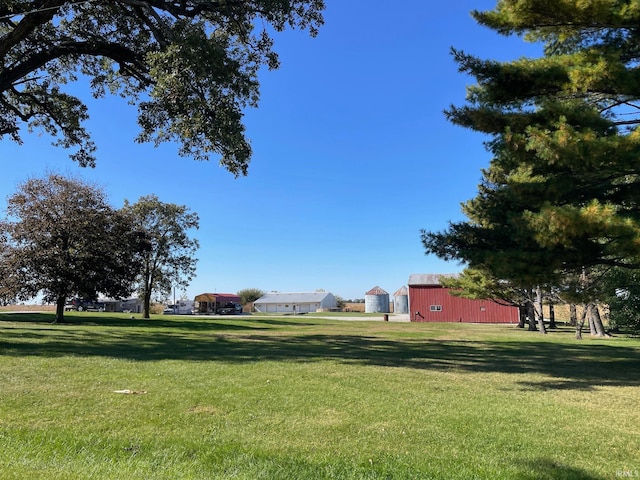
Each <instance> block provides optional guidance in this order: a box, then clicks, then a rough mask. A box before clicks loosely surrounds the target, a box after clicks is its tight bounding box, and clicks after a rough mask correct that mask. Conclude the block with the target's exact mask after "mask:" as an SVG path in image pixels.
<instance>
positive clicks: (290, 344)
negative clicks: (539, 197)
mask: <svg viewBox="0 0 640 480" xmlns="http://www.w3.org/2000/svg"><path fill="white" fill-rule="evenodd" d="M125 321H126V319H118V321H117V322H115V326H119V325H121V322H125ZM156 321H157V320H152V321H151V322H156ZM175 322H180V320H166V321H162V325H163V326H170V325H171V324H173V325H174V326H175ZM192 322H193V323H189V328H181V329H175V328H174V329H170V328H169V329H160V328H152V327H150V323H149V321H147V320H145V321H140V322H138V323H139V324H140V325H142V324H144V326H145V327H147V328H142V329H129V330H127V329H104V330H103V329H95V330H93V329H87V328H86V327H84V328H82V327H80V326H78V325H64V326H57V325H55V326H51V327H47V328H43V327H42V326H37V327H36V326H34V328H32V329H29V328H24V327H20V333H19V335H15V336H14V335H11V331H10V330H7V331H5V332H4V334H3V332H2V330H0V354H1V355H5V356H9V355H13V356H29V355H32V356H48V357H52V356H53V357H55V356H65V355H74V356H86V357H91V356H104V357H113V358H121V359H130V360H136V361H157V360H167V359H182V360H193V361H218V362H229V363H250V362H260V361H291V362H320V361H327V360H329V361H336V362H341V363H345V364H361V365H372V366H381V367H391V368H412V369H418V370H433V371H448V370H450V371H467V372H474V373H507V374H527V373H534V374H544V375H547V376H548V377H549V379H548V380H544V381H540V382H525V381H523V382H520V383H519V386H520V388H522V389H523V390H532V389H533V390H558V389H581V390H590V389H594V388H597V387H598V386H602V385H614V386H638V385H640V349H638V348H633V347H631V348H630V347H628V346H621V345H619V344H588V343H575V344H567V343H553V342H540V341H534V340H524V339H523V340H522V341H480V340H479V341H453V340H436V339H428V338H425V339H415V338H412V339H389V338H381V337H375V336H359V335H329V334H304V332H298V331H296V332H293V333H292V331H291V330H285V331H283V332H281V333H279V332H277V331H276V330H274V331H271V332H264V331H260V330H261V329H265V328H268V327H267V326H266V325H265V326H263V327H260V326H259V325H256V324H248V323H243V324H241V325H237V324H229V323H225V322H224V321H215V322H212V321H210V320H207V321H203V322H201V321H198V320H195V319H193V320H192ZM257 323H258V322H257ZM278 323H282V322H280V321H278ZM295 324H296V326H298V325H299V324H298V323H297V322H296V323H295ZM100 325H103V324H102V323H100ZM180 326H182V327H184V324H181V325H180ZM205 326H206V329H205ZM192 327H193V328H192ZM205 330H208V331H205ZM240 330H244V333H243V332H241V331H240Z"/></svg>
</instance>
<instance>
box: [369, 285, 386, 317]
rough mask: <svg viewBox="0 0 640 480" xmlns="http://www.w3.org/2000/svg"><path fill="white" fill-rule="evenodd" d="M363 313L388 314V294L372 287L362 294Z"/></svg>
mask: <svg viewBox="0 0 640 480" xmlns="http://www.w3.org/2000/svg"><path fill="white" fill-rule="evenodd" d="M364 311H365V313H389V294H388V293H387V292H385V291H384V290H383V289H381V288H380V287H373V288H372V289H371V290H369V291H368V292H367V293H365V294H364Z"/></svg>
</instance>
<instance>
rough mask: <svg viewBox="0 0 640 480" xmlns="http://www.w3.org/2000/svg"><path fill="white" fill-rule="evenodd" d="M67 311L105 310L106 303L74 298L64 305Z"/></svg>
mask: <svg viewBox="0 0 640 480" xmlns="http://www.w3.org/2000/svg"><path fill="white" fill-rule="evenodd" d="M64 309H65V311H69V310H76V311H78V312H83V311H86V312H104V303H100V302H96V301H94V300H87V299H85V298H73V299H71V300H69V302H68V303H67V304H66V305H65V306H64Z"/></svg>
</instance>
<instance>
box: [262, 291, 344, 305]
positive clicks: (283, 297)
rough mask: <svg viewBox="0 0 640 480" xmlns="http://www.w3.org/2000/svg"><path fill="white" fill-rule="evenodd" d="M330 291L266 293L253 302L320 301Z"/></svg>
mask: <svg viewBox="0 0 640 480" xmlns="http://www.w3.org/2000/svg"><path fill="white" fill-rule="evenodd" d="M329 295H332V294H331V293H330V292H300V293H285V292H276V293H267V294H265V295H263V296H262V297H260V298H259V299H258V300H256V301H255V302H253V303H254V304H255V303H320V302H322V301H323V300H324V299H325V298H327V297H328V296H329Z"/></svg>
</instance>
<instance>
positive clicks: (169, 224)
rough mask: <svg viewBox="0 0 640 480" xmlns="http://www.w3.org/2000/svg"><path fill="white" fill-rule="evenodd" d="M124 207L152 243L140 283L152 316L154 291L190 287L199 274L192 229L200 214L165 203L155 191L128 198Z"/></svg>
mask: <svg viewBox="0 0 640 480" xmlns="http://www.w3.org/2000/svg"><path fill="white" fill-rule="evenodd" d="M122 210H123V212H124V213H125V215H126V216H127V217H128V218H130V219H131V221H132V222H133V223H134V224H135V225H137V227H138V228H140V229H141V230H142V232H143V233H144V238H145V240H146V242H147V245H148V249H147V250H146V251H144V252H143V254H142V266H141V268H140V270H139V271H138V277H137V284H138V291H139V293H140V296H141V298H142V299H143V303H144V307H143V309H144V311H143V316H144V318H149V313H150V308H151V296H152V295H153V293H157V294H159V295H169V294H170V293H171V289H172V288H173V287H177V288H186V287H187V286H188V285H189V282H190V281H191V279H192V278H193V276H194V275H195V268H196V263H197V261H198V260H197V258H195V253H196V251H197V249H198V246H199V245H198V241H197V240H196V239H193V238H190V237H189V233H190V230H192V229H197V228H198V226H199V218H198V215H197V214H196V213H193V212H191V211H189V209H188V208H187V207H186V206H184V205H176V204H173V203H163V202H161V201H160V200H159V199H158V197H157V196H155V195H148V196H145V197H141V198H140V199H139V200H138V201H137V202H136V203H134V204H129V203H128V202H127V203H125V206H124V207H123V209H122Z"/></svg>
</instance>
